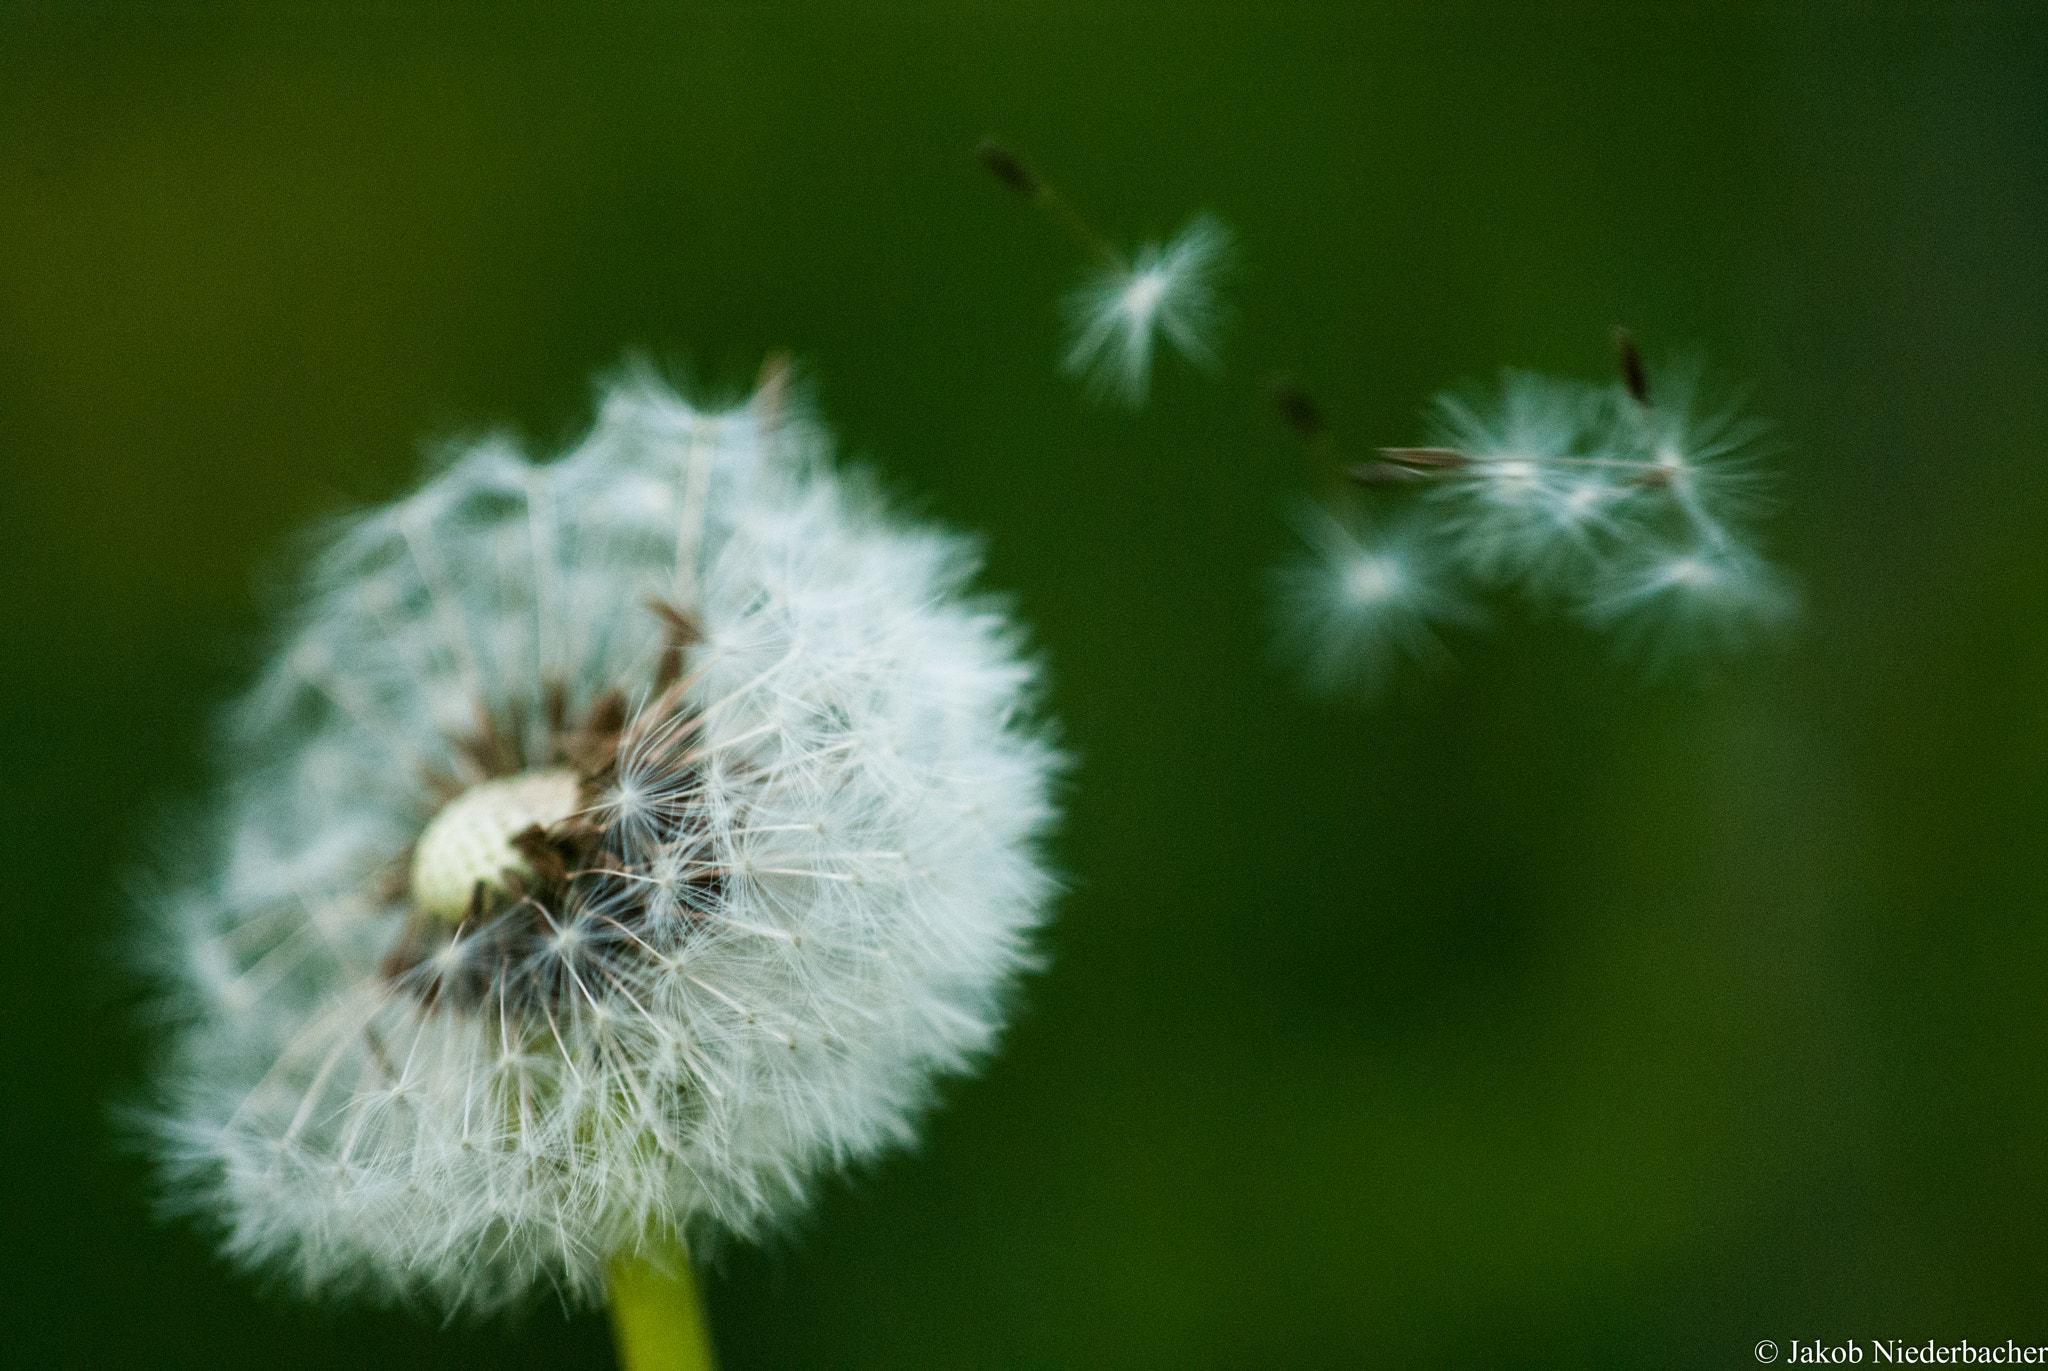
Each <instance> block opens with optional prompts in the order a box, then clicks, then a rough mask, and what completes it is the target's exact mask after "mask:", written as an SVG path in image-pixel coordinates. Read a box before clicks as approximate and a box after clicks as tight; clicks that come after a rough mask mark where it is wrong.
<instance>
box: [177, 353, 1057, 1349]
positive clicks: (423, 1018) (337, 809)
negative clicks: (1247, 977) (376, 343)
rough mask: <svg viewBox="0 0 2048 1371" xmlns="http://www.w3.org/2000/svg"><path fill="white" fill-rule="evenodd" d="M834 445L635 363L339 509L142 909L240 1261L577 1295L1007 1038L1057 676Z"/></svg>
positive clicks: (461, 1298) (332, 1282)
mask: <svg viewBox="0 0 2048 1371" xmlns="http://www.w3.org/2000/svg"><path fill="white" fill-rule="evenodd" d="M826 449H827V444H826V440H825V436H824V434H823V432H822V430H821V429H820V428H819V427H818V426H817V425H816V424H814V423H813V422H811V421H810V420H809V419H807V418H806V417H805V416H804V415H803V414H801V413H800V412H793V411H791V410H790V408H789V407H788V405H787V404H786V403H785V402H784V401H783V398H782V397H781V396H780V394H779V393H777V394H775V395H772V396H771V395H767V394H764V395H763V396H761V397H757V398H756V400H755V401H754V402H752V403H750V404H748V405H746V406H742V407H741V408H740V409H738V410H735V411H732V412H729V413H725V414H716V415H712V414H701V413H698V412H697V411H694V410H692V409H691V408H690V407H689V406H687V405H686V404H684V403H683V402H682V401H681V400H680V399H678V398H677V397H676V396H675V395H673V394H672V393H670V392H669V391H667V390H666V389H665V388H662V387H660V386H659V385H657V384H655V383H652V382H650V381H647V380H644V379H631V380H628V381H627V382H625V383H623V384H620V385H618V386H616V387H614V388H613V389H612V390H611V391H610V393H609V394H607V396H606V397H605V399H604V403H603V406H602V409H601V412H600V418H599V421H598V423H597V425H596V427H595V428H594V429H593V431H592V432H591V433H590V435H589V436H588V437H587V438H586V439H585V440H584V441H583V442H582V443H581V444H580V445H579V446H578V447H577V448H575V450H573V451H572V452H570V453H568V454H567V455H566V456H564V457H562V458H560V459H558V460H556V461H554V462H551V463H547V464H538V465H537V464H531V463H528V462H527V461H525V460H524V459H523V458H521V457H520V456H518V455H517V453H516V452H513V451H511V450H510V449H509V448H508V447H507V446H506V445H505V444H503V443H502V442H494V443H487V444H483V445H479V446H477V447H474V448H471V449H468V450H466V451H463V452H459V453H456V454H453V455H452V457H451V459H450V461H449V462H448V464H447V466H446V468H445V470H443V471H442V472H441V474H439V475H437V476H435V477H434V478H433V479H432V480H430V481H429V482H428V483H427V484H426V485H425V486H424V487H422V488H421V489H420V490H419V491H418V492H416V493H415V494H413V495H411V496H409V497H407V498H406V499H403V500H400V501H398V502H396V503H395V504H393V505H390V506H386V507H384V508H381V509H376V510H371V511H368V512H367V513H365V514H362V515H360V516H358V517H356V518H353V519H351V520H348V521H346V522H344V523H341V524H339V525H337V526H336V527H335V528H333V529H332V530H331V531H330V533H329V536H328V538H327V541H326V547H325V550H324V551H323V552H322V553H321V554H320V555H319V556H318V557H317V558H316V559H315V561H314V563H313V566H312V569H311V571H310V573H309V576H308V578H307V582H306V584H305V586H304V588H303V594H302V599H301V603H300V605H299V606H298V608H297V611H296V613H295V614H294V615H293V616H292V619H291V624H290V627H289V628H288V630H287V631H286V633H285V635H284V640H283V641H282V642H281V643H280V644H279V647H278V651H277V654H276V656H275V658H274V660H273V665H272V666H271V668H270V669H269V670H268V671H267V672H265V673H264V674H263V676H262V677H261V679H259V681H258V682H257V684H256V685H255V686H254V687H253V688H252V689H251V691H250V692H249V694H248V696H247V697H246V698H245V699H244V700H243V701H242V702H241V704H240V705H239V706H238V707H237V708H236V709H235V710H234V711H233V713H232V714H231V716H230V719H229V727H228V730H227V734H228V740H229V749H230V750H229V755H228V757H227V759H226V760H227V764H228V768H229V772H230V777H231V782H230V784H229V785H228V786H227V787H226V788H225V789H224V791H223V794H222V797H221V799H220V801H219V804H218V806H217V807H216V816H217V822H216V827H215V830H214V832H213V833H212V834H211V840H212V841H211V843H210V844H208V845H207V848H208V850H209V851H210V852H211V854H212V855H211V857H210V858H207V859H204V860H201V861H199V863H198V869H197V870H196V871H195V873H194V874H193V875H192V876H191V877H190V879H189V880H188V881H187V883H186V884H185V886H184V887H183V888H180V889H175V890H173V891H172V892H171V893H170V894H169V895H167V896H166V898H164V899H162V900H160V901H158V902H156V904H155V907H154V911H153V913H154V922H155V927H156V932H155V933H154V935H153V938H154V942H153V944H152V945H153V946H158V947H161V948H163V949H164V953H165V955H163V957H162V958H161V964H162V965H163V966H165V968H166V972H165V974H166V976H167V978H168V980H169V982H170V985H169V992H170V996H171V1006H170V1008H171V1009H172V1011H173V1012H174V1014H175V1016H176V1019H177V1022H178V1027H177V1030H176V1032H175V1033H174V1034H173V1036H172V1039H171V1041H170V1043H169V1046H168V1048H167V1054H166V1060H165V1062H164V1064H163V1070H162V1082H163V1104H162V1111H161V1115H160V1117H159V1119H158V1121H157V1126H156V1134H155V1136H156V1139H157V1151H158V1154H159V1157H160V1160H161V1163H162V1165H163V1168H164V1171H165V1175H166V1180H167V1183H168V1189H169V1193H170V1195H171V1198H172V1199H173V1201H174V1202H175V1204H176V1205H177V1206H179V1207H181V1208H183V1209H186V1210H190V1211H192V1212H195V1213H197V1214H200V1215H203V1216H205V1217H206V1218H207V1219H208V1220H209V1221H210V1222H212V1223H213V1224H215V1225H216V1226H217V1227H218V1229H219V1231H220V1233H221V1235H222V1245H223V1248H224V1250H225V1251H226V1252H227V1253H228V1255H230V1256H231V1257H232V1258H233V1259H234V1260H236V1261H237V1262H238V1263H240V1264H242V1265H245V1266H248V1267H251V1268H256V1269H261V1270H264V1271H268V1272H272V1273H277V1274H282V1275H284V1276H286V1277H287V1278H288V1279H289V1280H290V1281H291V1282H292V1283H293V1284H294V1285H296V1286H298V1287H299V1288H301V1289H303V1290H305V1291H306V1292H308V1293H311V1294H318V1295H325V1296H340V1295H346V1294H349V1293H352V1292H360V1293H365V1294H369V1295H372V1296H376V1297H382V1298H396V1299H407V1300H411V1299H421V1298H424V1299H428V1300H432V1301H435V1302H437V1303H439V1304H441V1305H443V1306H444V1307H446V1308H448V1309H450V1310H451V1311H471V1312H482V1311H488V1310H492V1309H496V1308H500V1307H503V1306H506V1305H509V1304H512V1303H515V1302H517V1301H518V1300H520V1299H521V1298H522V1297H523V1296H524V1295H525V1294H527V1293H528V1292H530V1291H532V1290H535V1289H539V1288H546V1289H552V1290H555V1291H559V1292H560V1293H561V1294H562V1295H563V1296H564V1297H565V1298H567V1299H569V1300H571V1301H574V1302H583V1301H589V1300H592V1299H594V1298H595V1297H596V1296H597V1295H598V1294H599V1293H601V1287H602V1280H603V1271H604V1268H605V1264H606V1262H607V1260H608V1259H609V1257H610V1256H611V1254H612V1253H613V1252H615V1251H617V1250H618V1249H620V1248H621V1247H622V1246H624V1245H627V1244H630V1243H633V1242H636V1241H638V1240H639V1238H640V1236H641V1235H643V1234H644V1233H646V1232H647V1231H648V1230H649V1229H650V1228H651V1227H652V1228H659V1227H671V1228H675V1229H679V1230H683V1231H686V1232H688V1233H689V1234H691V1235H692V1237H693V1238H694V1239H696V1240H697V1241H700V1242H702V1241H706V1240H710V1239H712V1238H713V1237H715V1236H716V1235H718V1234H722V1233H731V1234H738V1235H742V1236H747V1235H757V1234H759V1233H761V1232H763V1231H764V1230H765V1229H766V1228H768V1227H769V1226H771V1225H773V1224H774V1223H776V1222H777V1221H779V1220H781V1219H783V1218H786V1217H787V1216H789V1215H790V1214H792V1213H793V1212H795V1211H796V1210H797V1209H798V1208H799V1207H800V1206H801V1204H802V1201H803V1199H804V1196H805V1193H806V1190H807V1188H808V1186H809V1184H810V1183H811V1181H812V1180H813V1179H814V1178H815V1177H816V1176H818V1175H819V1174H821V1173H824V1172H829V1171H831V1170H833V1169H835V1168H837V1167H841V1166H844V1165H847V1164H850V1163H854V1162H858V1161H860V1160H861V1159H863V1158H867V1157H871V1156H873V1155H875V1154H876V1153H877V1152H879V1151H881V1150H883V1149H885V1148H887V1147H891V1146H895V1145H898V1144H900V1143H902V1142H904V1141H906V1140H908V1139H910V1138H911V1137H913V1136H914V1131H915V1129H914V1122H915V1120H916V1118H917V1116H918V1114H919V1112H920V1111H921V1109H922V1108H923V1107H924V1106H925V1104H926V1103H927V1102H928V1100H929V1098H930V1096H931V1092H932V1089H933V1084H934V1082H935V1080H936V1079H937V1078H939V1077H940V1076H943V1075H945V1074H948V1073H952V1072H958V1071H961V1070H965V1069H968V1068H969V1067H971V1066H972V1065H973V1063H974V1062H975V1061H977V1060H978V1059H979V1058H980V1057H981V1056H983V1055H984V1054H985V1053H986V1052H988V1051H989V1050H990V1048H991V1046H992V1044H993V1042H994V1040H995V1038H996V1036H997V1034H998V1032H999V1031H1000V1027H1001V1024H1002V1020H1003V1011H1004V1006H1005V1004H1006V1002H1007V998H1008V995H1009V992H1010V988H1011V986H1012V984H1013V982H1014V980H1015V977H1016V975H1017V973H1018V972H1019V971H1020V970H1022V969H1024V968H1025V967H1027V966H1028V965H1029V964H1030V963H1031V960H1032V950H1031V940H1032V932H1033V930H1034V928H1035V927H1036V926H1037V924H1038V922H1039V921H1040V919H1041V918H1042V917H1043V914H1044V911H1045V907H1046V904H1047V901H1048V898H1049V896H1050V893H1051V889H1052V881H1051V878H1050V876H1049V875H1048V873H1047V871H1046V869H1045V866H1044V864H1043V862H1042V860H1041V858H1040V855H1039V851H1038V847H1039V841H1040V838H1041V836H1042V834H1043V833H1044V831H1045V829H1046V827H1047V826H1048V824H1049V823H1050V821H1051V818H1052V813H1053V811H1052V805H1051V801H1050V783H1051V779H1052V777H1053V775H1054V773H1055V771H1056V770H1057V766H1058V758H1057V755H1056V753H1055V752H1054V750H1053V749H1052V748H1051V747H1050V746H1048V744H1047V743H1046V742H1045V741H1044V739H1043V737H1042V736H1041V734H1040V732H1039V730H1038V729H1037V727H1036V726H1035V725H1034V724H1033V723H1032V717H1033V712H1032V694H1033V691H1034V686H1035V672H1034V670H1033V668H1032V666H1031V664H1030V662H1029V661H1028V660H1026V659H1025V658H1024V657H1022V656H1021V655H1020V632H1019V630H1018V628H1017V627H1016V626H1015V625H1014V624H1013V623H1012V622H1011V621H1010V620H1009V619H1008V618H1007V617H1006V616H1005V615H1004V614H1003V613H1002V612H1001V611H1000V610H999V609H997V608H995V607H992V606H990V605H988V604H985V603H981V602H979V601H976V600H974V599H972V598H971V597H969V596H968V595H967V592H966V587H967V582H968V580H969V579H970V577H971V575H972V573H973V571H974V568H975V558H974V553H973V549H972V547H971V546H970V545H969V544H967V543H966V542H964V541H963V540H961V539H959V538H957V537H954V536H951V535H948V534H944V533H941V532H937V531H934V530H932V529H929V528H924V527H920V526H917V525H914V524H908V523H905V522H903V521H901V520H899V519H897V518H895V517H893V516H892V515H891V514H890V513H889V512H888V511H887V510H886V509H885V508H884V507H883V505H882V504H881V502H880V501H879V500H878V499H877V498H876V496H875V495H874V494H873V492H872V491H871V490H870V489H869V487H868V486H867V485H866V483H864V482H863V481H862V480H861V479H860V478H859V477H857V476H848V475H846V474H844V473H841V472H839V471H837V470H835V468H834V467H833V465H832V464H831V462H830V461H829V460H828V454H827V450H826ZM656 489H660V490H662V491H665V492H666V494H665V495H662V496H661V497H659V498H656V497H655V496H654V495H653V492H654V491H655V490H656ZM650 598H652V599H653V600H654V601H655V607H654V608H653V609H650V607H649V603H648V602H649V600H650ZM910 854H914V856H915V860H914V861H913V860H906V857H907V856H909V855H910Z"/></svg>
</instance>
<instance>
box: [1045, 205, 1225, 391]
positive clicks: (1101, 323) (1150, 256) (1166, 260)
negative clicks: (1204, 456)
mask: <svg viewBox="0 0 2048 1371" xmlns="http://www.w3.org/2000/svg"><path fill="white" fill-rule="evenodd" d="M1229 251H1230V230H1228V229H1227V228H1225V227H1224V226H1223V224H1222V223H1221V222H1219V221H1218V220H1217V219H1215V218H1214V217H1212V216H1210V215H1206V214H1205V215H1198V216H1197V217H1196V218H1195V219H1193V220H1192V221H1190V222H1189V224H1188V225H1187V227H1185V228H1183V229H1182V230H1181V231H1180V232H1179V233H1178V234H1176V235H1174V238H1173V240H1172V241H1171V242H1169V243H1167V244H1165V245H1164V246H1162V245H1160V244H1158V243H1147V244H1145V246H1144V247H1142V248H1140V249H1139V250H1138V255H1137V257H1136V259H1135V260H1134V261H1133V262H1131V263H1129V264H1128V265H1127V264H1125V263H1123V262H1121V261H1119V262H1116V263H1114V264H1112V265H1110V266H1107V267H1103V268H1101V269H1099V270H1098V271H1096V273H1095V274H1094V275H1093V276H1091V277H1090V278H1089V280H1088V281H1087V282H1086V283H1085V284H1084V285H1082V286H1081V287H1079V288H1078V289H1076V290H1075V291H1074V292H1073V293H1072V294H1071V295H1069V296H1068V297H1067V301H1066V307H1067V316H1068V321H1069V325H1070V328H1071V337H1070V340H1069V342H1068V345H1067V353H1066V356H1065V358H1064V359H1063V360H1062V361H1061V368H1062V370H1064V371H1066V372H1067V373H1068V374H1069V375H1072V376H1084V377H1086V378H1087V380H1088V384H1089V387H1090V388H1091V389H1092V390H1093V391H1094V392H1095V393H1096V394H1097V395H1102V396H1109V397H1112V398H1114V399H1116V400H1118V401H1120V402H1122V403H1123V404H1125V405H1128V406H1129V407H1131V408H1133V409H1136V408H1138V407H1139V406H1140V405H1142V404H1144V403H1145V396H1146V394H1147V392H1148V391H1149V389H1150V387H1151V382H1152V354H1153V350H1154V340H1155V339H1156V338H1157V337H1159V336H1161V335H1164V336H1165V338H1166V340H1167V341H1168V342H1170V343H1172V344H1173V346H1174V349H1175V350H1176V351H1177V352H1179V353H1180V355H1181V356H1182V357H1184V358H1186V359H1187V360H1188V361H1190V362H1192V363H1194V364H1195V365H1196V366H1198V367H1202V368H1204V369H1207V370H1213V369H1215V367H1216V366H1217V364H1218V359H1217V356H1216V350H1215V346H1214V338H1215V335H1216V331H1217V328H1218V325H1219V324H1220V322H1221V319H1222V308H1221V305H1220V303H1219V301H1218V299H1217V296H1216V275H1217V272H1218V269H1219V268H1220V267H1221V265H1222V264H1223V263H1224V262H1225V261H1227V260H1228V257H1229Z"/></svg>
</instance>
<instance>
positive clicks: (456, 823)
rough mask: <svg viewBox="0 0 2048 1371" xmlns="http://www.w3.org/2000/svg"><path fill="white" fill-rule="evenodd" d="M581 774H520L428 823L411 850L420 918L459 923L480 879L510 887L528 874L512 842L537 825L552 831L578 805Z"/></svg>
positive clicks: (475, 791) (480, 787) (472, 793)
mask: <svg viewBox="0 0 2048 1371" xmlns="http://www.w3.org/2000/svg"><path fill="white" fill-rule="evenodd" d="M578 796H579V786H578V782H577V779H576V773H575V772H573V771H570V770H567V769H566V768H562V769H555V770H548V771H522V772H520V773H519V774H518V775H516V776H504V777H500V778H499V779H497V780H493V781H483V782H481V783H479V784H477V785H473V786H471V787H470V788H469V789H467V790H465V791H463V792H462V793H461V794H460V795H457V796H456V797H455V798H454V799H452V800H450V801H449V802H448V803H447V804H446V805H444V806H442V808H441V812H440V813H438V814H436V815H435V816H434V817H433V820H432V821H431V822H429V823H428V824H427V827H426V831H425V832H423V833H421V834H420V840H419V843H418V844H417V845H416V846H415V847H414V849H413V858H412V900H413V906H414V908H416V909H418V910H419V911H420V912H421V913H423V914H429V915H432V916H434V917H436V918H440V919H445V920H447V921H448V922H449V923H451V924H454V923H460V922H462V918H463V915H464V914H466V913H467V912H468V910H469V901H470V896H471V894H472V893H473V892H474V891H475V889H476V886H477V883H478V882H479V881H481V882H482V883H483V884H484V886H485V887H486V888H487V889H490V890H499V891H502V890H504V889H506V878H507V877H508V876H531V875H532V874H533V871H532V868H531V867H530V866H528V864H527V861H526V858H525V856H523V855H522V854H521V853H520V851H519V849H518V848H516V847H514V846H513V845H512V840H513V839H514V838H515V837H517V836H518V835H519V834H521V833H524V832H525V831H526V830H527V829H529V828H531V827H533V826H534V825H535V824H538V825H540V826H541V827H542V828H548V827H551V826H552V825H554V824H557V823H560V822H561V821H562V820H563V819H566V818H568V817H569V816H570V815H571V814H574V813H575V812H576V810H577V809H578V808H579V807H580V804H579V798H578Z"/></svg>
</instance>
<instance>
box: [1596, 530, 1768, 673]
mask: <svg viewBox="0 0 2048 1371" xmlns="http://www.w3.org/2000/svg"><path fill="white" fill-rule="evenodd" d="M1796 604H1797V601H1796V599H1795V597H1794V596H1793V594H1792V592H1791V590H1790V589H1789V588H1788V587H1787V586H1786V584H1785V581H1784V578H1783V577H1782V576H1781V575H1780V574H1779V573H1778V572H1777V570H1776V569H1775V568H1773V567H1772V566H1771V565H1770V563H1768V562H1766V561H1765V560H1764V559H1763V558H1761V557H1759V556H1757V555H1756V554H1755V553H1754V552H1752V551H1750V550H1749V549H1748V548H1745V547H1743V546H1741V545H1739V544H1736V543H1733V542H1724V543H1723V544H1721V545H1720V546H1706V545H1698V546H1693V547H1687V548H1672V547H1657V548H1649V549H1644V550H1641V551H1637V552H1634V553H1632V554H1630V555H1628V556H1625V557H1623V558H1620V559H1618V560H1617V562H1616V563H1615V564H1613V565H1612V566H1610V567H1608V568H1606V569H1605V571H1604V573H1603V575H1602V578H1601V581H1600V583H1599V585H1598V587H1597V588H1596V589H1595V591H1594V593H1593V594H1592V596H1591V597H1590V599H1589V600H1588V602H1587V603H1586V605H1585V606H1584V608H1583V610H1582V611H1581V612H1582V613H1583V615H1584V617H1585V618H1586V619H1587V620H1588V621H1589V622H1591V623H1592V624H1594V625H1595V626H1596V627H1600V628H1605V629H1612V630H1614V631H1615V632H1616V633H1617V634H1618V635H1619V637H1620V640H1621V643H1622V646H1623V648H1624V649H1625V650H1627V651H1629V652H1631V653H1632V654H1634V655H1636V656H1638V657H1640V658H1641V659H1642V660H1644V661H1645V662H1646V663H1647V664H1648V666H1649V667H1650V668H1651V669H1652V670H1653V671H1659V670H1663V669H1666V668H1668V667H1670V666H1672V665H1674V664H1676V663H1677V662H1680V661H1683V660H1687V659H1691V658H1697V657H1703V656H1709V655H1714V654H1718V653H1724V652H1730V651H1735V650H1739V649H1741V648H1744V647H1746V646H1748V645H1749V644H1750V643H1751V642H1752V641H1753V640H1754V639H1755V638H1757V637H1758V636H1759V635H1760V634H1762V633H1763V632H1764V631H1766V630H1768V629H1771V628H1773V627H1775V626H1776V625H1778V624H1781V623H1783V622H1784V621H1785V620H1786V619H1788V618H1789V617H1791V615H1792V613H1793V612H1794V609H1795V607H1796Z"/></svg>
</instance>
